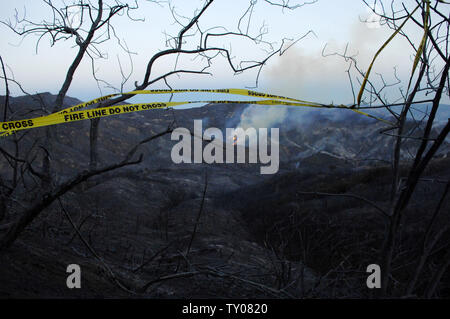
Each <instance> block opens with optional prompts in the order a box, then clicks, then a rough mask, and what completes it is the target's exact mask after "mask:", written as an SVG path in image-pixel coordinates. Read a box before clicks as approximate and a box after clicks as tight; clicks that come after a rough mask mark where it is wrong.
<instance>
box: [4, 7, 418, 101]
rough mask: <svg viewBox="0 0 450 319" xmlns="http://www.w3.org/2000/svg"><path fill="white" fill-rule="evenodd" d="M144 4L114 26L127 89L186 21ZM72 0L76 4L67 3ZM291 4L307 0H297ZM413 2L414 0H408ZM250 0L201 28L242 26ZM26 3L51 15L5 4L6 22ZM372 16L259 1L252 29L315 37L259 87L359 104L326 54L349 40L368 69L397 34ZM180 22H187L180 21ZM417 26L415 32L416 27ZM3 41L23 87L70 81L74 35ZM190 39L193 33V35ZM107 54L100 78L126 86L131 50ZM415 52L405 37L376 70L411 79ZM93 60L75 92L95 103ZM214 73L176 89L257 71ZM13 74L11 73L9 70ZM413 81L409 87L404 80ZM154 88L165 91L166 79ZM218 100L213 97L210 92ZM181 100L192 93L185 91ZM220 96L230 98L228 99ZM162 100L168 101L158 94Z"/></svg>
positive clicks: (241, 48)
mask: <svg viewBox="0 0 450 319" xmlns="http://www.w3.org/2000/svg"><path fill="white" fill-rule="evenodd" d="M53 2H54V3H55V4H58V5H60V3H61V2H60V1H58V0H54V1H53ZM138 2H139V3H140V6H141V10H140V11H139V12H136V13H134V17H136V18H144V17H145V22H129V21H128V20H127V19H125V18H120V17H119V18H118V19H117V21H116V23H115V25H116V30H117V32H118V36H119V37H120V38H121V39H124V40H125V41H126V43H127V45H128V47H129V48H130V50H131V51H134V52H136V53H137V55H133V60H134V72H133V74H132V76H131V78H130V81H129V82H128V83H127V85H126V86H125V90H132V89H133V87H134V85H133V83H134V82H135V81H138V82H139V83H140V82H141V80H142V78H143V75H144V72H145V66H146V61H147V60H148V59H149V57H151V56H152V55H153V54H155V53H156V52H158V51H160V50H163V49H165V48H166V47H165V36H164V32H167V33H169V34H172V35H174V34H176V33H177V31H178V30H179V26H178V25H176V24H174V23H173V19H172V17H171V15H170V11H169V8H168V6H167V4H163V5H157V4H155V3H151V2H148V1H138ZM66 3H70V1H68V0H66ZM171 3H172V5H173V6H175V8H176V10H177V12H179V13H180V14H182V15H184V16H187V17H191V16H192V15H193V14H194V10H195V9H198V8H201V6H202V4H203V3H204V1H197V0H189V1H186V0H184V1H182V0H178V1H176V0H175V1H171ZM291 3H292V4H295V3H302V1H291ZM406 3H408V1H406ZM248 4H249V1H247V0H245V1H244V0H216V1H215V2H214V3H213V4H212V5H211V7H210V9H209V10H208V11H207V13H206V14H205V15H204V16H203V17H202V19H201V20H200V26H201V27H202V28H204V29H206V28H209V27H212V26H217V25H221V26H224V27H226V28H227V29H228V30H229V31H236V24H237V21H238V19H239V17H240V15H241V14H242V12H244V11H245V9H246V7H247V6H248ZM24 6H25V7H26V8H27V9H26V12H27V18H29V19H33V20H35V21H36V20H37V21H39V20H41V19H42V18H43V17H46V16H47V17H48V12H49V11H48V7H47V6H45V5H44V4H43V3H42V2H41V1H38V0H33V1H31V0H28V1H25V0H18V1H2V2H1V10H0V19H1V20H3V21H5V20H7V19H8V18H13V16H14V9H15V8H17V9H18V11H19V15H23V12H24ZM368 16H369V11H368V10H367V8H366V6H365V5H364V4H363V2H362V1H360V0H339V1H337V0H318V2H317V3H315V4H311V5H305V6H304V7H301V8H299V9H297V10H294V11H290V10H281V9H280V8H278V7H273V6H269V5H267V4H266V3H264V1H262V0H259V1H258V4H257V5H256V7H255V9H254V12H253V20H252V28H250V32H251V33H252V32H253V33H254V32H256V31H257V30H258V29H259V28H260V26H261V25H262V23H263V22H265V24H266V25H267V27H268V30H269V34H268V35H267V37H266V40H267V41H279V40H280V39H281V38H283V37H286V38H297V37H299V36H301V35H303V34H305V33H307V32H308V31H309V30H312V31H314V33H315V36H314V35H312V34H311V35H309V36H308V37H307V38H305V39H303V40H302V41H299V42H298V43H297V44H296V45H295V46H293V47H292V48H291V49H290V50H289V51H288V52H287V53H286V54H284V55H283V56H281V57H275V58H274V59H273V60H271V61H270V62H269V63H268V64H267V66H266V67H265V68H264V69H263V71H262V73H261V77H260V82H259V84H260V88H259V90H263V91H268V92H271V93H278V94H284V95H290V96H292V97H296V98H301V99H308V100H312V101H318V102H324V103H328V102H334V103H349V102H351V101H352V95H351V91H350V86H349V83H348V80H347V74H346V73H345V70H346V69H347V64H346V63H344V62H343V61H342V59H340V58H337V57H327V58H324V57H322V56H321V51H322V49H323V47H324V45H325V44H327V45H328V52H332V51H341V52H342V50H343V49H344V48H345V45H346V44H347V43H348V44H349V48H350V52H351V53H358V59H359V61H360V63H361V67H362V68H363V69H365V68H366V67H367V65H368V63H369V61H370V58H371V57H372V56H373V54H374V53H375V52H376V50H377V49H378V48H379V47H380V45H381V44H382V43H383V42H384V41H385V39H386V38H387V37H388V36H389V34H390V31H389V30H386V29H385V28H383V27H381V28H369V27H368V26H367V25H365V24H363V23H361V22H360V18H365V17H368ZM180 19H181V20H180V21H182V22H183V21H184V20H183V19H182V18H180ZM415 30H416V31H415ZM411 32H413V34H414V32H416V33H417V39H419V38H420V36H421V33H420V32H419V30H418V29H414V28H412V29H411ZM0 38H1V39H2V42H1V43H2V44H1V48H0V54H1V55H2V57H3V59H4V61H5V62H6V63H7V65H8V66H9V67H10V69H11V70H12V71H13V72H14V76H15V78H16V79H17V80H18V81H20V82H21V83H22V85H23V87H24V88H25V89H26V90H27V91H29V92H31V93H35V92H43V91H49V92H51V93H54V94H56V93H57V92H58V89H59V87H60V85H61V83H62V81H63V79H64V76H65V72H66V70H67V68H68V67H69V65H70V63H71V60H72V59H73V57H74V56H75V54H76V51H77V49H76V48H73V44H74V43H73V40H69V41H66V42H63V41H61V42H59V43H57V44H56V45H55V46H54V47H50V45H49V39H48V38H46V39H44V40H43V41H42V42H41V44H40V47H39V52H38V54H37V55H36V53H35V51H34V45H35V43H36V40H37V38H36V37H33V36H30V37H28V38H26V39H24V40H22V41H21V39H20V37H18V36H17V35H15V34H13V33H12V32H11V31H10V30H8V29H7V28H6V27H5V26H4V25H0ZM413 38H414V37H413ZM188 39H189V38H188ZM196 43H197V42H194V45H195V44H196ZM223 44H225V45H228V42H226V41H224V40H220V41H218V42H217V45H223ZM100 48H101V50H102V51H103V52H107V53H108V55H109V60H108V61H101V62H99V63H98V65H97V67H98V69H99V73H98V75H99V77H101V78H103V79H105V80H107V81H109V82H110V83H112V84H114V85H115V86H119V85H120V79H121V77H120V71H119V65H118V62H117V58H118V57H119V58H120V61H121V63H122V66H123V68H124V70H126V71H129V70H130V63H129V60H128V57H127V55H125V54H123V52H121V51H120V50H119V49H118V45H117V42H116V40H114V39H113V40H111V42H109V43H108V44H104V45H102V46H101V47H100ZM232 53H233V55H234V56H235V58H236V61H239V60H246V59H248V58H254V57H257V58H258V57H262V53H263V52H262V51H261V50H260V49H258V48H256V47H255V46H253V45H252V44H251V43H249V42H245V41H237V42H234V43H233V47H232ZM190 58H191V57H189V59H181V60H180V62H179V63H180V64H181V65H182V66H183V67H184V68H186V67H194V68H198V67H199V65H200V64H199V63H201V61H199V60H195V61H191V59H190ZM411 61H412V52H411V50H410V49H409V48H408V45H407V43H406V41H404V40H400V39H399V40H398V41H396V42H395V43H393V44H392V46H391V47H390V48H389V49H387V50H386V52H383V56H381V57H380V61H378V62H377V65H376V67H375V69H374V72H383V73H384V74H385V75H386V79H387V80H392V79H393V71H392V70H393V67H394V66H395V67H397V71H398V74H399V75H400V76H401V77H402V78H404V79H406V77H407V76H408V74H409V72H410V68H411ZM173 64H174V59H171V58H168V59H164V60H161V61H160V62H159V63H158V64H157V65H155V70H154V75H155V76H158V75H161V74H162V73H163V72H164V71H167V70H169V69H171V68H173ZM90 67H91V66H90V62H89V60H88V59H85V60H84V61H83V62H82V64H81V66H80V69H79V70H77V73H76V74H75V77H74V81H73V84H72V86H71V88H70V90H69V92H68V95H70V96H74V97H77V98H80V99H82V100H89V99H91V98H94V97H97V96H99V95H100V91H99V89H98V88H97V85H96V82H95V81H94V80H93V79H92V76H91V73H90ZM210 71H212V72H213V73H214V76H212V77H211V76H205V75H195V76H182V77H180V78H178V77H176V76H175V77H171V78H169V83H170V84H171V85H172V86H173V87H174V88H224V87H237V88H244V87H248V86H252V85H254V78H255V72H253V71H250V72H247V73H245V74H242V75H238V76H235V75H233V72H232V70H231V69H230V68H229V67H228V66H227V65H226V63H225V62H224V60H220V59H217V60H216V61H215V64H214V66H213V68H211V70H210ZM8 73H9V75H11V73H10V71H9V70H8ZM405 85H406V84H405ZM151 88H166V87H165V86H164V83H163V82H160V83H159V84H158V85H155V86H153V87H151ZM0 90H1V93H0V94H4V85H3V83H1V84H0ZM11 91H12V94H13V95H19V94H20V93H19V91H18V90H17V88H16V87H15V86H14V85H12V87H11ZM110 92H112V90H110V89H107V88H104V87H102V93H103V94H106V93H110ZM207 97H211V98H212V96H207ZM181 98H185V96H182V97H181ZM192 98H193V99H197V98H205V96H199V95H197V96H195V95H194V96H193V97H192ZM220 98H224V97H223V96H222V97H220ZM155 99H158V97H149V96H146V97H145V98H141V99H139V100H141V101H142V100H145V101H149V100H155ZM159 99H161V98H159Z"/></svg>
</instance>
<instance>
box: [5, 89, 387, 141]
mask: <svg viewBox="0 0 450 319" xmlns="http://www.w3.org/2000/svg"><path fill="white" fill-rule="evenodd" d="M186 92H204V93H206V92H208V93H225V94H236V95H245V96H254V97H259V98H266V99H270V100H259V101H183V102H153V103H136V104H126V105H119V106H110V107H100V108H95V109H90V110H82V109H83V108H86V107H88V106H90V105H93V104H96V103H99V102H102V101H106V100H108V99H111V98H112V97H114V96H119V95H122V94H119V93H118V94H110V95H106V96H102V97H99V98H96V99H94V100H91V101H88V102H84V103H81V104H78V105H75V106H72V107H69V108H66V109H64V110H62V111H59V112H56V113H53V114H50V115H46V116H41V117H36V118H33V119H24V120H17V121H9V122H0V132H2V134H0V136H1V137H5V136H8V135H11V134H13V133H14V132H15V131H19V130H26V129H30V128H35V127H43V126H49V125H55V124H61V123H69V122H75V121H81V120H87V119H93V118H100V117H106V116H110V115H115V114H123V113H132V112H138V111H144V110H149V109H159V108H168V107H172V106H178V105H185V104H193V103H214V104H231V103H237V104H256V105H287V106H304V107H318V108H345V109H349V110H352V111H354V112H357V113H359V114H362V115H365V116H368V117H370V118H373V119H376V120H378V121H382V122H385V123H388V124H392V123H390V122H388V121H386V120H384V119H381V118H377V117H375V116H373V115H370V114H367V113H364V112H361V111H359V110H357V109H354V108H350V107H348V106H345V105H324V104H320V103H315V102H308V101H303V100H298V99H293V98H289V97H284V96H278V95H272V94H266V93H259V92H255V91H251V90H244V89H180V90H138V91H131V92H128V93H123V94H124V95H137V94H172V93H186Z"/></svg>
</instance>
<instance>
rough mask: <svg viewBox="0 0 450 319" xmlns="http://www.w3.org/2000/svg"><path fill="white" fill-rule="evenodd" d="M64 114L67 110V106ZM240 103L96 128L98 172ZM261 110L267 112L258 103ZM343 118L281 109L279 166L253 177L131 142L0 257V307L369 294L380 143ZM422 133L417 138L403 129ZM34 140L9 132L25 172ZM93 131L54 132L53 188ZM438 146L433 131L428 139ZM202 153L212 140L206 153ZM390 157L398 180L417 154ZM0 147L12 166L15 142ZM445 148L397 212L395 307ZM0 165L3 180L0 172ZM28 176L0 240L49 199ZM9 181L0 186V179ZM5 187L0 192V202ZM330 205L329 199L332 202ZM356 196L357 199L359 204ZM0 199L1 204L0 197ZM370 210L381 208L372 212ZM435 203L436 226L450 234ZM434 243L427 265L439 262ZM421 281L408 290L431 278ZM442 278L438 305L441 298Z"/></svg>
mask: <svg viewBox="0 0 450 319" xmlns="http://www.w3.org/2000/svg"><path fill="white" fill-rule="evenodd" d="M54 98H55V97H54V96H52V95H50V94H40V95H36V96H32V97H31V98H30V97H17V98H13V99H12V100H11V101H10V102H11V108H13V109H14V110H16V111H17V113H16V115H15V116H16V117H17V119H20V118H27V117H34V116H39V115H44V114H47V113H48V112H49V110H48V109H47V105H50V104H51V101H52V99H54ZM0 102H1V99H0ZM65 103H67V106H69V105H74V104H77V103H79V101H78V100H76V99H72V98H67V99H66V102H65ZM246 108H247V106H246V105H241V104H231V105H207V106H204V107H199V108H192V109H175V110H151V111H146V112H137V113H132V114H123V115H120V116H111V117H107V118H104V119H102V120H101V121H100V129H99V138H98V141H99V145H98V150H99V152H98V162H99V163H98V165H99V166H100V167H102V166H107V165H111V164H113V163H115V162H117V161H120V160H122V159H123V158H124V157H126V155H127V154H128V152H129V150H130V149H131V148H133V147H134V146H136V145H137V144H138V143H140V142H141V141H142V140H145V139H148V138H150V137H152V136H155V135H157V134H159V133H161V132H165V131H167V129H168V128H171V127H184V128H187V129H189V130H191V131H192V130H193V121H194V120H195V119H202V120H203V127H204V128H206V127H217V128H219V129H221V130H225V128H226V127H235V126H236V125H238V123H239V122H240V121H241V120H242V117H243V114H244V116H245V114H246V113H245V110H246ZM261 108H262V109H264V107H261ZM346 114H348V116H342V117H336V118H327V117H325V115H324V114H323V113H317V114H316V115H311V113H310V112H308V113H303V111H302V110H300V109H288V115H289V116H287V117H286V118H285V119H283V121H282V122H280V123H278V124H277V125H278V126H276V127H279V128H280V154H279V157H280V169H279V172H278V173H277V174H275V175H261V174H260V170H259V168H260V165H259V164H248V163H243V164H206V163H202V164H175V163H173V161H172V159H171V155H170V154H171V149H172V147H173V146H174V144H175V143H177V141H175V140H171V136H170V133H167V134H163V135H162V136H161V137H159V138H155V139H153V140H151V141H150V142H149V143H145V144H142V145H141V146H140V147H139V148H138V150H137V151H136V153H135V154H134V157H133V158H138V157H139V155H141V154H142V161H141V162H139V163H137V164H135V165H130V166H126V167H122V168H120V169H117V170H114V171H111V172H107V173H105V174H101V175H96V176H94V177H92V178H89V179H88V180H86V181H84V182H82V183H79V184H78V185H77V186H76V187H74V188H72V189H70V190H69V191H68V192H67V193H65V194H64V195H62V196H61V197H59V198H58V200H55V201H54V202H53V203H52V204H51V205H49V206H48V207H47V208H45V209H44V210H43V211H42V212H40V213H39V214H38V215H37V216H36V218H34V219H33V221H32V222H31V223H30V224H29V225H28V226H27V227H26V228H25V230H24V231H23V232H22V233H21V234H20V236H19V237H18V239H17V240H16V241H15V242H14V243H13V244H12V245H11V246H10V247H9V248H7V249H5V250H3V251H1V252H0V269H1V271H0V297H25V298H42V297H152V298H211V297H219V298H255V297H257V298H298V297H305V298H316V297H338V298H340V297H354V298H366V297H371V296H373V291H370V290H368V289H367V287H366V284H365V282H366V279H367V273H366V271H365V270H366V269H365V268H366V267H367V265H368V264H372V263H374V262H376V260H377V253H378V252H379V249H380V247H381V246H382V243H383V240H384V238H385V231H386V229H385V216H383V213H382V212H381V211H384V210H387V209H388V207H389V203H390V201H391V198H390V194H391V192H390V191H391V190H390V183H391V180H392V168H391V166H390V165H389V164H388V162H389V160H390V159H391V154H392V138H391V137H390V136H387V135H385V134H381V133H380V132H381V131H382V130H383V128H384V126H383V124H380V123H377V122H375V121H373V120H371V119H365V118H360V117H355V115H354V114H353V113H352V112H350V113H346ZM408 125H410V126H409V127H408V129H411V130H412V129H414V130H416V131H417V132H418V133H417V134H419V132H420V130H421V129H422V128H420V127H419V128H416V127H414V126H413V124H412V123H411V124H408ZM45 134H46V131H45V128H36V129H33V130H30V131H29V133H27V134H22V133H21V134H19V135H17V136H18V137H20V138H21V139H22V143H21V144H20V145H21V148H20V149H19V150H18V151H17V152H18V153H17V154H19V156H20V157H21V158H27V156H28V154H36V155H35V157H34V158H32V159H30V160H32V161H31V163H32V165H33V168H34V169H35V170H36V172H37V173H39V171H40V170H41V169H42V162H43V159H44V157H45V156H46V153H45V151H36V150H43V149H45ZM89 134H90V122H89V121H81V122H74V123H68V124H67V125H59V126H58V127H57V130H56V136H55V142H54V144H53V153H52V158H51V165H52V168H53V171H54V175H53V183H59V182H64V181H66V180H68V179H70V178H72V177H73V176H75V175H76V174H77V173H79V172H82V171H87V170H88V169H89V160H90V154H89V149H90V144H89ZM433 134H436V132H432V135H431V136H432V137H433ZM203 143H204V144H205V143H208V141H205V142H203ZM417 143H418V142H417V141H415V140H411V141H408V142H407V143H406V144H405V147H404V149H402V154H401V155H402V170H403V171H402V173H401V174H402V176H404V174H406V172H407V164H409V162H410V155H409V154H411V153H412V152H413V151H414V150H415V149H416V148H417V146H418V144H417ZM0 145H1V148H2V149H3V150H4V151H6V152H8V153H9V154H16V153H15V152H16V150H15V147H16V146H15V145H16V144H15V143H14V137H11V138H7V139H2V140H1V141H0ZM448 152H449V143H448V142H446V143H445V144H444V145H443V146H442V147H441V149H440V150H439V152H438V153H437V156H436V157H435V158H434V159H433V161H432V162H431V164H430V166H429V168H428V169H427V171H426V172H425V175H424V176H423V179H422V180H421V181H420V183H419V185H418V187H417V189H416V190H415V193H414V196H413V200H412V202H411V203H410V205H409V206H408V208H407V212H406V215H405V220H403V221H402V223H403V224H404V225H405V226H404V227H403V228H402V234H401V236H402V245H401V247H399V248H398V250H397V251H396V252H395V255H396V258H395V260H394V265H395V270H394V272H393V275H394V276H395V278H396V280H397V282H398V284H397V285H396V286H395V287H393V289H392V296H393V297H397V296H401V295H402V291H404V289H405V285H406V284H407V282H406V284H405V280H406V279H404V278H408V277H409V276H410V274H411V273H413V272H414V267H413V266H414V261H416V260H417V259H418V257H420V246H419V244H418V243H420V241H421V239H422V238H423V236H424V233H425V232H426V230H427V225H428V223H429V221H430V220H431V218H432V217H433V213H434V211H435V210H436V207H437V205H438V203H439V201H440V200H441V198H442V194H443V192H444V190H445V185H446V184H445V181H448V179H449V177H450V165H449V159H448ZM7 157H8V156H3V158H2V160H0V174H1V176H2V179H3V180H2V181H1V182H2V183H3V182H6V181H12V180H13V179H14V178H15V177H14V176H13V173H12V170H11V165H10V163H9V162H8V160H7V159H6V158H7ZM32 175H33V174H31V175H30V176H28V175H24V177H23V183H22V182H21V183H19V186H18V187H17V188H16V189H15V190H14V192H12V193H11V194H10V195H9V197H8V201H7V204H6V205H7V210H6V211H7V213H6V215H5V216H4V218H3V219H2V220H1V221H0V238H1V237H2V236H4V235H5V234H6V233H7V231H8V225H10V224H11V223H13V222H14V221H16V220H17V219H18V218H19V216H20V215H21V213H22V212H23V211H25V210H26V209H27V208H29V207H30V206H32V205H33V203H34V202H35V201H36V200H37V199H39V198H42V197H44V196H46V195H47V194H45V193H42V192H41V190H40V184H39V183H38V181H39V177H38V176H32ZM4 184H5V183H4ZM3 191H4V190H3V189H2V192H3ZM331 194H332V196H331ZM361 198H364V199H365V200H362V199H361ZM5 202H6V200H5ZM377 207H378V208H380V209H378V208H377ZM449 209H450V203H449V200H448V197H447V198H444V200H443V201H442V205H441V207H440V211H441V212H445V213H442V214H440V215H439V219H438V220H437V222H436V225H448V224H449V222H450V220H449V218H450V217H449V215H448V214H447V213H446V212H448V211H449ZM449 236H450V234H449V233H448V232H444V233H443V235H442V236H441V237H440V238H439V240H438V242H437V245H436V247H437V248H436V249H435V250H434V251H433V252H432V254H431V256H430V258H431V259H432V260H431V261H432V263H431V264H433V261H436V263H437V262H438V261H439V260H440V258H443V256H444V255H445V250H446V248H447V246H448V244H447V243H448V241H449V239H450V238H449ZM69 264H79V265H80V266H81V268H82V271H83V281H82V284H83V286H82V287H83V289H73V290H70V289H67V287H66V278H67V273H66V267H67V265H69ZM433 273H434V269H433V268H429V269H425V271H424V274H423V275H422V276H421V277H420V280H419V282H418V289H419V292H420V291H422V290H424V289H426V283H427V281H428V280H429V279H430V277H432V276H433ZM449 282H450V279H449V274H448V273H447V274H446V275H445V276H444V279H443V280H442V282H441V285H440V289H439V295H440V296H441V297H448V296H449V293H450V290H449V289H450V285H449Z"/></svg>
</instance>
